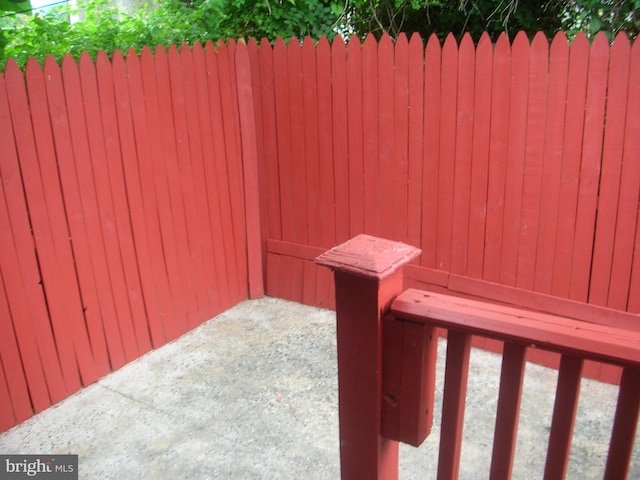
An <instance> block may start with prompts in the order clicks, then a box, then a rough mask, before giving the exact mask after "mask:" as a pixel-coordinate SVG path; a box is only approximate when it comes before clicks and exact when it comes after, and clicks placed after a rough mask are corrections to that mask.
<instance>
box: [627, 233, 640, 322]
mask: <svg viewBox="0 0 640 480" xmlns="http://www.w3.org/2000/svg"><path fill="white" fill-rule="evenodd" d="M636 238H640V222H638V228H637V230H636ZM627 311H628V312H630V313H635V314H638V313H640V242H635V248H634V253H633V267H632V270H631V281H630V282H629V301H628V303H627Z"/></svg>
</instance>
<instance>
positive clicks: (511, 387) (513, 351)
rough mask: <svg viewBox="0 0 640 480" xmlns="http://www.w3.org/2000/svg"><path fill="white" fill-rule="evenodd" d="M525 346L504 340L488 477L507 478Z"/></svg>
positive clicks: (511, 454)
mask: <svg viewBox="0 0 640 480" xmlns="http://www.w3.org/2000/svg"><path fill="white" fill-rule="evenodd" d="M526 356H527V347H525V346H523V345H516V344H513V343H505V345H504V351H503V352H502V369H501V371H500V393H499V394H498V410H497V413H496V428H495V432H494V437H493V452H492V454H491V470H490V471H491V473H490V478H491V479H509V478H511V473H512V470H513V458H514V456H515V451H516V438H517V435H518V419H519V417H520V401H521V399H522V385H523V382H524V369H525V365H526Z"/></svg>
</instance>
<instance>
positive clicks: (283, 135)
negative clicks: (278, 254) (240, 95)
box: [273, 38, 295, 241]
mask: <svg viewBox="0 0 640 480" xmlns="http://www.w3.org/2000/svg"><path fill="white" fill-rule="evenodd" d="M273 72H274V84H275V85H274V86H275V111H276V122H277V135H276V138H277V140H278V157H277V158H278V172H279V173H280V179H279V180H280V182H279V191H280V208H281V212H280V219H281V222H282V239H283V240H287V241H295V232H294V223H293V222H294V218H295V216H294V208H295V202H294V197H293V188H292V187H293V186H292V184H291V181H292V180H291V176H292V170H293V157H292V145H291V115H290V112H289V99H288V94H289V76H288V74H287V72H288V61H287V47H286V45H285V44H284V40H282V39H281V38H278V39H277V40H276V43H275V45H274V47H273Z"/></svg>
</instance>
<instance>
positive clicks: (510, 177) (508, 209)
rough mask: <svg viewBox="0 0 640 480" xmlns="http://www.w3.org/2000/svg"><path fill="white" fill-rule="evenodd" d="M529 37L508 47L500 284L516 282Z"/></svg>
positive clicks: (521, 37) (520, 34) (516, 40)
mask: <svg viewBox="0 0 640 480" xmlns="http://www.w3.org/2000/svg"><path fill="white" fill-rule="evenodd" d="M529 51H530V46H529V40H528V39H527V36H526V35H525V34H524V32H521V33H519V34H518V35H516V38H515V40H514V41H513V45H512V47H511V90H510V95H509V140H508V146H507V165H506V167H507V169H506V184H505V192H504V219H503V225H502V242H501V247H502V255H501V259H500V279H499V280H500V283H504V284H505V285H515V283H516V270H517V267H518V245H519V243H520V242H519V239H520V211H521V207H522V191H523V174H524V161H525V145H526V141H527V140H526V139H527V135H526V132H527V106H528V101H527V98H528V93H529Z"/></svg>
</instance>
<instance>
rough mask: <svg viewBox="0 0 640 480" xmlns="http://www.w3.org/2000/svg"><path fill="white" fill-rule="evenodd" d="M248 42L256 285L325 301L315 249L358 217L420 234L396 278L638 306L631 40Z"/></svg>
mask: <svg viewBox="0 0 640 480" xmlns="http://www.w3.org/2000/svg"><path fill="white" fill-rule="evenodd" d="M249 50H250V52H251V55H252V58H253V61H254V62H255V64H256V68H255V72H256V73H255V75H256V76H257V77H258V78H256V81H258V82H259V84H260V85H261V88H259V89H258V88H256V89H255V94H256V98H255V101H256V111H258V112H260V115H259V117H258V118H259V125H258V146H259V150H260V152H261V154H260V158H261V160H262V162H263V164H262V169H263V171H265V172H267V173H266V175H264V176H262V205H264V210H263V212H264V223H263V229H264V232H265V236H266V245H267V247H266V248H267V256H266V271H267V277H266V289H267V292H268V293H269V294H271V295H275V296H278V297H284V298H288V299H292V300H296V301H302V302H304V303H308V304H313V305H325V306H333V300H332V299H333V292H332V290H331V288H332V287H331V281H330V276H329V275H328V273H327V272H326V271H323V270H322V269H318V268H316V267H314V266H313V262H312V261H313V258H315V257H316V256H317V255H319V254H321V253H322V252H323V251H324V250H326V249H327V248H330V247H331V246H333V245H335V244H337V243H340V242H343V241H346V240H347V239H348V238H350V237H352V236H355V235H357V234H359V233H368V234H371V235H376V236H381V237H384V238H389V239H394V240H398V241H403V242H406V243H408V244H410V245H416V246H419V247H420V248H421V249H422V251H423V255H422V257H421V259H420V261H419V263H414V264H413V265H411V266H409V268H408V269H407V274H408V277H409V279H408V281H409V284H410V285H411V286H415V287H420V288H431V289H434V288H435V289H440V290H443V289H448V290H455V291H456V292H457V293H458V294H474V295H478V294H479V295H480V296H483V297H485V298H492V299H494V300H499V301H504V302H507V303H518V302H521V301H523V299H524V301H527V302H529V303H531V304H532V305H536V304H544V305H545V307H544V308H545V309H547V310H548V309H549V305H551V304H554V305H555V306H556V307H557V308H559V309H561V310H565V313H563V314H566V310H572V309H573V310H576V309H580V308H581V306H582V305H583V304H585V303H588V304H591V305H594V306H602V307H608V308H610V309H612V310H616V311H628V312H631V313H634V314H637V313H640V300H639V299H640V255H639V254H640V251H638V245H640V243H638V242H636V237H637V235H638V229H639V228H640V223H639V222H638V199H639V192H640V104H639V101H640V44H638V42H635V43H634V44H633V46H632V45H631V44H630V42H629V40H628V38H627V37H626V36H625V35H624V34H621V35H619V36H618V37H617V38H616V39H615V41H614V42H613V43H612V44H610V43H609V42H608V41H607V39H606V37H605V36H604V35H598V36H597V37H596V38H595V39H594V40H593V42H592V43H591V44H589V42H588V41H587V39H586V37H585V36H584V35H582V34H580V35H578V36H577V37H576V38H575V39H574V40H573V41H572V42H568V41H567V38H566V37H565V36H564V34H562V33H560V34H558V35H557V36H556V37H555V39H554V40H553V42H552V43H551V45H549V43H548V41H547V39H546V38H545V36H544V35H542V34H538V35H536V36H535V38H534V39H533V41H531V42H530V41H529V40H528V38H527V37H526V36H525V35H524V34H523V33H521V34H519V35H518V36H517V37H516V38H515V39H514V40H513V42H512V43H510V42H509V41H508V39H507V38H506V36H504V35H503V36H502V37H500V38H499V39H498V41H497V42H496V43H495V44H492V42H491V40H490V39H489V37H488V36H486V35H485V36H483V37H482V38H481V39H480V40H479V42H478V44H477V45H474V43H473V41H472V39H471V37H470V36H469V35H467V36H465V37H464V38H463V39H462V41H461V42H460V44H459V45H458V44H457V43H456V41H455V40H454V38H453V37H452V36H450V37H448V38H447V40H446V41H445V42H444V44H440V42H439V41H438V39H437V38H436V37H435V36H434V37H431V38H430V39H429V40H428V42H427V43H426V48H425V47H424V45H423V41H422V40H421V39H420V38H419V37H418V36H414V37H412V38H411V39H410V41H408V40H407V38H406V37H405V36H402V35H401V36H400V37H399V38H398V39H397V40H396V41H395V43H394V42H392V40H391V39H390V38H389V37H384V38H382V39H381V40H380V42H379V43H377V42H376V41H375V40H374V39H373V37H368V38H367V39H366V40H365V41H364V43H363V44H361V43H360V41H359V40H358V39H357V38H352V39H350V40H349V42H348V43H347V44H345V43H344V42H343V40H342V39H340V38H337V39H336V40H335V41H334V42H333V43H332V44H329V43H328V42H327V41H326V40H321V41H320V42H319V43H318V44H317V45H314V44H313V43H312V42H311V40H309V39H305V40H304V42H302V44H300V43H299V42H295V41H291V42H289V44H288V45H285V43H284V42H283V41H282V40H278V41H277V42H276V44H275V45H274V47H273V48H271V47H270V46H269V45H268V44H265V43H262V44H261V45H260V46H258V45H256V44H254V43H250V44H249ZM275 132H277V135H275V134H274V133H275ZM475 280H483V282H477V281H475ZM478 290H482V291H481V292H479V291H478ZM530 292H534V294H533V295H531V294H530ZM523 293H524V295H523ZM563 299H564V300H565V301H563ZM554 308H555V307H554ZM600 312H601V313H600V314H599V315H604V316H608V315H613V316H614V317H615V314H614V313H613V312H610V311H600ZM605 312H606V313H605ZM614 321H617V320H614ZM639 325H640V323H639ZM480 345H486V346H492V347H496V345H497V344H494V343H491V344H490V343H487V342H485V341H482V342H480ZM535 355H539V354H535ZM532 358H535V359H538V360H544V361H545V362H546V363H548V364H552V365H556V366H557V365H558V361H559V357H549V356H547V355H545V356H544V358H540V357H532ZM603 368H604V370H603ZM585 371H586V372H587V374H588V375H590V376H595V377H598V378H602V379H606V380H614V381H615V379H616V378H617V376H618V375H619V371H617V370H615V369H612V367H601V366H600V365H594V364H589V365H587V367H586V368H585Z"/></svg>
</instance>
